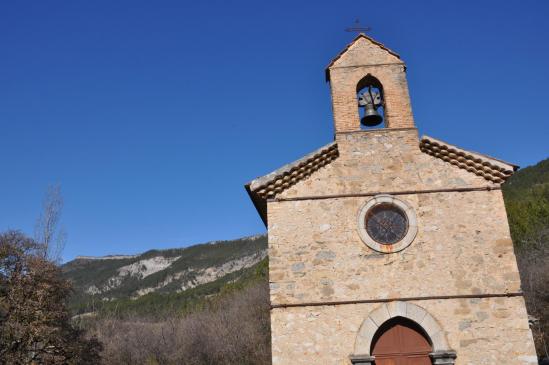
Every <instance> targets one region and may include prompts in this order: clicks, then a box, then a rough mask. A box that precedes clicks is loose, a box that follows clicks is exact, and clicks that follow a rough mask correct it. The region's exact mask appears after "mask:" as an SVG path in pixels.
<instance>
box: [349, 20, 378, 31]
mask: <svg viewBox="0 0 549 365" xmlns="http://www.w3.org/2000/svg"><path fill="white" fill-rule="evenodd" d="M371 30H372V28H370V27H363V26H361V25H360V19H358V18H357V19H356V20H355V24H354V26H352V27H349V28H345V31H346V32H358V33H364V32H369V31H371Z"/></svg>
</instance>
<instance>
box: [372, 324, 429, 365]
mask: <svg viewBox="0 0 549 365" xmlns="http://www.w3.org/2000/svg"><path fill="white" fill-rule="evenodd" d="M432 352H433V346H432V344H431V340H430V339H429V336H428V335H427V333H426V332H425V331H424V330H423V328H422V327H421V326H419V325H418V324H417V323H415V322H414V321H411V320H409V319H407V318H404V317H395V318H392V319H390V320H388V321H387V322H385V323H384V324H383V325H382V326H380V327H379V329H378V330H377V332H376V334H375V335H374V338H373V340H372V348H371V350H370V353H371V354H372V355H373V356H374V358H375V364H376V365H392V364H399V365H431V364H432V362H431V357H430V356H429V355H430V354H431V353H432Z"/></svg>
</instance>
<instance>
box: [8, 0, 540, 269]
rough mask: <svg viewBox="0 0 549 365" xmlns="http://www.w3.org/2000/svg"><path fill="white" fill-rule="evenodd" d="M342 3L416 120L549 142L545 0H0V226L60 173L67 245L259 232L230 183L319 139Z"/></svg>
mask: <svg viewBox="0 0 549 365" xmlns="http://www.w3.org/2000/svg"><path fill="white" fill-rule="evenodd" d="M357 17H359V18H360V19H361V20H362V22H363V23H366V24H368V25H370V26H371V27H372V28H373V30H372V31H371V32H370V35H371V36H372V37H374V38H376V39H377V40H379V41H381V42H382V43H384V44H386V45H387V46H388V47H389V48H391V49H393V50H395V51H396V52H398V53H400V54H401V56H402V58H403V59H404V60H405V61H406V62H407V65H408V81H409V87H410V93H411V97H412V105H413V111H414V115H415V120H416V123H417V126H418V128H419V130H420V133H426V134H429V135H431V136H433V137H435V138H440V139H443V140H446V141H448V142H450V143H453V144H456V145H458V146H460V147H463V148H466V149H472V150H475V151H479V152H483V153H486V154H490V155H493V156H495V157H499V158H501V159H504V160H508V161H510V162H514V163H517V164H519V165H521V166H527V165H530V164H534V163H536V162H537V161H539V160H541V159H543V158H547V157H549V143H548V137H549V126H548V122H549V112H548V108H547V106H548V105H549V89H548V85H549V70H548V65H549V62H548V59H549V42H548V41H547V39H549V30H548V22H547V19H549V2H547V1H541V0H540V1H521V2H520V4H519V2H502V1H414V2H411V1H377V2H372V1H369V2H368V1H360V2H359V1H339V2H333V1H310V2H304V1H303V2H302V1H287V0H282V1H276V2H273V1H270V2H267V1H257V0H255V1H204V2H200V1H154V2H153V1H136V0H132V1H17V2H14V1H13V2H8V1H4V2H2V3H1V4H0V51H1V53H0V138H1V139H0V141H1V143H0V166H1V167H2V178H1V179H0V204H1V205H0V206H1V209H0V230H5V229H8V228H16V229H21V230H23V231H25V232H27V233H32V231H33V226H34V223H35V220H36V217H37V216H38V215H39V212H40V205H41V200H42V196H43V194H44V192H45V190H46V188H47V186H48V185H49V184H60V185H61V188H62V192H63V196H64V199H65V209H64V212H63V219H62V225H63V227H64V228H65V230H66V232H67V245H66V248H65V252H64V258H65V259H66V260H67V259H71V258H73V257H74V256H76V255H104V254H110V253H134V252H142V251H145V250H147V249H150V248H163V247H177V246H185V245H189V244H192V243H198V242H204V241H208V240H213V239H228V238H234V237H239V236H244V235H250V234H255V233H260V232H264V227H263V225H262V223H261V220H260V219H259V217H258V216H257V214H256V212H255V210H254V207H253V205H252V203H251V202H250V201H249V199H248V197H247V195H246V192H245V190H244V188H243V185H244V183H245V182H247V181H248V180H250V179H252V178H254V177H256V176H259V175H263V174H265V173H267V172H269V171H271V170H273V169H275V168H277V167H279V166H281V165H283V164H285V163H287V162H290V161H293V160H295V159H297V158H299V157H301V156H302V155H304V154H306V153H308V152H310V151H312V150H314V149H316V148H318V147H319V146H321V145H324V144H326V143H328V142H330V141H331V140H332V139H333V129H332V113H331V105H330V94H329V87H328V85H327V84H326V83H325V81H324V67H325V66H326V65H327V64H328V63H329V61H330V59H331V58H332V57H333V56H335V55H336V54H337V53H338V52H339V51H340V50H341V49H342V48H343V47H344V46H345V45H346V44H347V43H349V42H350V41H351V40H352V38H353V37H354V35H353V34H349V33H346V32H344V31H343V29H344V28H346V27H348V26H350V25H352V24H353V22H354V19H355V18H357ZM381 157H382V156H380V158H381Z"/></svg>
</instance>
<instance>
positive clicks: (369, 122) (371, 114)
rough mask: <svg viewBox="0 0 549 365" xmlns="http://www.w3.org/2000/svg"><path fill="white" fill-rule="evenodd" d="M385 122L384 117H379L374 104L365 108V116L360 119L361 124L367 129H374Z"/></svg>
mask: <svg viewBox="0 0 549 365" xmlns="http://www.w3.org/2000/svg"><path fill="white" fill-rule="evenodd" d="M382 121H383V117H382V116H381V115H379V113H378V112H377V110H376V108H375V107H374V105H373V104H366V105H365V106H364V116H363V117H362V119H360V123H361V124H362V125H365V126H366V127H374V126H376V125H378V124H380V123H381V122H382Z"/></svg>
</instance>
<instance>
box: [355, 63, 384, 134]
mask: <svg viewBox="0 0 549 365" xmlns="http://www.w3.org/2000/svg"><path fill="white" fill-rule="evenodd" d="M356 96H357V101H358V115H359V118H360V128H361V129H362V130H367V129H371V128H380V126H386V121H385V119H386V118H385V99H384V97H383V86H382V85H381V82H379V80H378V79H377V78H375V77H374V76H372V75H370V74H368V75H366V76H364V77H363V78H362V79H361V80H360V81H359V82H358V84H357V86H356Z"/></svg>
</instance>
